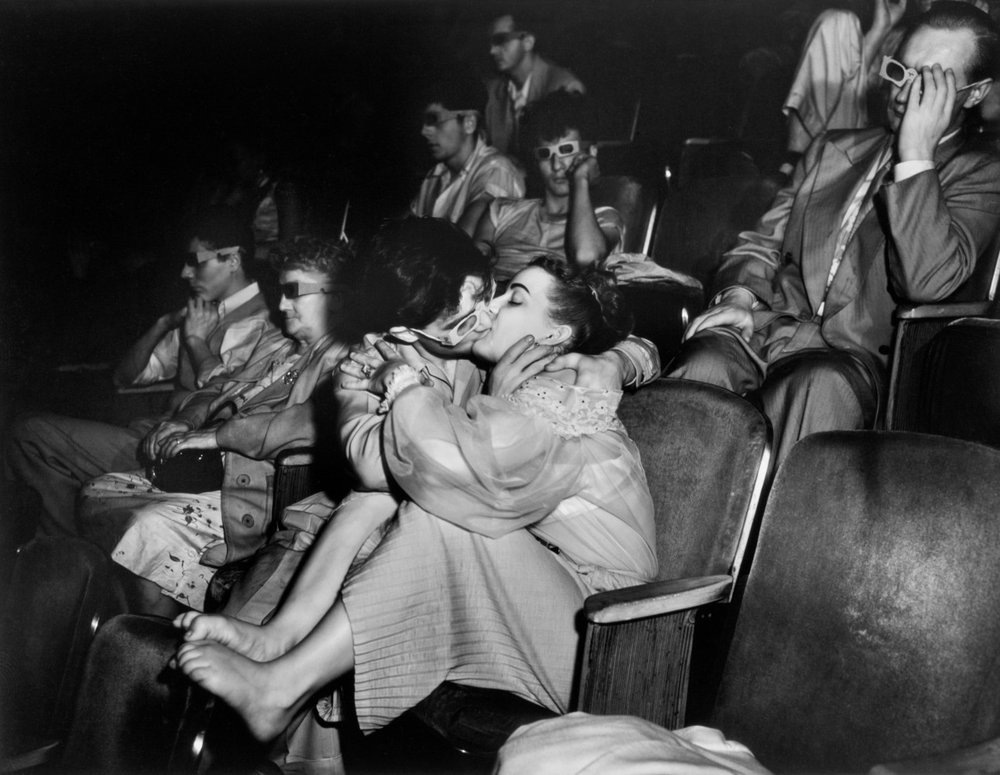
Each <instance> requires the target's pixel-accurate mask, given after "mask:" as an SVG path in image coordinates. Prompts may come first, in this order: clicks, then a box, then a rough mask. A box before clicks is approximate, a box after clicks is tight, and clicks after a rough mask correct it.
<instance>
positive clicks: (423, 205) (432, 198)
mask: <svg viewBox="0 0 1000 775" xmlns="http://www.w3.org/2000/svg"><path fill="white" fill-rule="evenodd" d="M485 96H486V95H485V92H484V91H483V85H482V83H481V82H480V81H478V80H476V79H465V78H461V77H457V78H456V79H454V80H452V81H450V82H448V83H443V82H442V83H439V84H436V85H434V86H432V87H431V88H430V89H429V90H428V93H427V95H426V103H425V104H426V107H425V109H424V114H423V122H422V129H421V134H422V135H423V137H424V139H425V140H426V141H427V147H428V150H429V151H430V153H431V156H432V157H433V158H434V160H435V161H436V162H437V164H436V165H435V166H434V167H432V168H431V170H430V172H428V173H427V176H426V177H425V178H424V181H423V183H422V184H421V186H420V192H419V193H418V194H417V196H416V198H415V199H414V200H413V203H412V204H411V205H410V212H411V213H412V214H413V215H417V216H421V217H434V218H444V219H446V220H448V221H451V222H452V223H455V224H458V226H459V227H460V228H461V229H462V230H463V231H464V232H465V233H466V234H469V235H470V236H471V234H472V232H473V230H474V229H475V228H476V223H477V222H478V221H479V217H480V216H481V215H482V214H483V211H484V210H485V209H486V208H487V206H488V205H489V203H490V202H491V201H493V199H495V198H497V197H503V198H509V199H520V198H521V197H523V196H524V174H523V173H522V172H521V170H520V169H519V168H518V167H517V165H516V164H515V163H514V162H513V161H511V160H510V159H509V158H508V157H506V156H504V155H503V154H502V153H500V152H499V151H498V150H497V149H496V148H493V147H492V146H490V145H489V144H488V143H487V142H486V139H485V137H484V130H483V127H482V111H483V102H484V98H485Z"/></svg>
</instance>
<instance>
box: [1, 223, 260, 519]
mask: <svg viewBox="0 0 1000 775" xmlns="http://www.w3.org/2000/svg"><path fill="white" fill-rule="evenodd" d="M193 234H194V236H193V237H192V238H191V242H190V245H189V248H188V249H189V252H188V255H187V258H186V260H185V263H184V268H183V270H182V271H181V277H182V278H183V279H184V280H185V281H186V282H187V283H188V285H190V287H191V297H190V299H189V300H188V303H187V305H186V306H185V307H182V308H181V309H179V310H176V311H172V312H168V313H166V314H165V315H163V316H162V317H160V318H159V319H158V320H157V321H156V322H155V323H154V324H153V326H152V327H151V328H150V329H149V330H148V331H147V332H146V333H145V334H143V336H142V337H141V338H140V339H139V340H138V341H137V342H136V343H135V344H134V345H133V346H132V347H131V349H129V351H128V352H127V353H126V354H125V356H124V357H123V358H122V361H121V363H119V364H118V368H117V369H116V370H115V373H114V381H115V384H117V385H118V386H120V387H125V386H138V385H149V384H152V383H154V382H158V381H160V380H172V381H173V383H174V392H173V395H172V396H171V400H170V407H171V409H173V408H176V407H177V406H178V405H179V404H180V403H181V401H183V400H184V398H185V397H187V396H188V395H189V394H190V393H191V391H193V390H196V389H198V388H202V387H204V386H205V385H207V384H209V383H211V382H214V381H218V380H225V379H227V378H229V377H231V376H232V375H234V374H236V373H237V372H239V371H240V370H242V369H243V368H244V366H246V364H247V362H248V360H249V359H250V357H251V354H252V353H254V351H255V349H258V348H262V347H266V346H267V345H268V344H269V343H271V344H273V345H277V343H278V340H280V336H278V332H277V329H276V328H275V327H274V325H273V324H272V323H271V321H270V319H269V312H268V308H267V305H266V304H265V302H264V298H263V296H261V293H260V290H259V288H258V286H257V283H256V282H254V281H253V279H252V276H251V275H252V263H253V262H252V261H250V256H252V255H253V237H252V234H251V233H250V230H249V229H248V228H247V226H246V225H245V224H242V223H241V221H240V219H239V218H238V217H237V215H236V214H235V213H234V212H232V211H231V210H229V209H228V208H212V209H210V210H209V211H207V212H206V214H205V215H204V216H203V217H202V218H201V220H200V222H199V223H198V224H197V225H195V226H194V227H193ZM258 351H259V350H258ZM160 419H162V418H156V417H141V418H136V419H135V420H133V421H132V422H131V423H130V424H129V426H128V427H119V426H116V425H111V424H108V423H102V422H95V421H92V420H80V419H75V418H72V417H64V416H60V415H55V414H50V413H45V414H30V415H26V416H24V417H21V418H19V420H18V421H17V422H16V423H15V425H14V428H13V430H12V433H11V439H10V442H9V445H8V454H7V459H8V461H9V464H10V466H11V469H12V471H13V473H14V474H15V475H16V476H17V477H19V478H20V479H21V480H22V481H24V482H25V483H26V484H28V485H29V486H30V487H32V488H33V489H34V490H35V491H37V492H38V494H39V495H40V496H41V500H42V514H41V517H40V520H39V529H40V531H41V532H42V533H45V534H49V535H60V534H74V533H76V532H77V531H76V523H75V503H76V496H77V492H78V490H79V488H80V485H82V484H83V483H84V482H85V481H87V480H88V479H91V478H93V477H95V476H98V475H100V474H103V473H106V472H108V471H115V470H130V469H133V468H138V467H139V466H140V465H141V462H140V458H139V445H140V442H141V441H142V439H143V437H144V436H145V435H146V433H147V432H149V430H150V429H151V428H152V427H153V426H154V425H156V423H157V422H158V421H159V420H160Z"/></svg>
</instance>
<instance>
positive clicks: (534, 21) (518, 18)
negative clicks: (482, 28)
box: [493, 6, 550, 35]
mask: <svg viewBox="0 0 1000 775" xmlns="http://www.w3.org/2000/svg"><path fill="white" fill-rule="evenodd" d="M504 16H509V17H510V18H511V19H513V21H514V30H515V31H516V32H526V33H528V34H531V35H537V34H538V29H539V27H541V26H542V25H543V23H544V22H545V21H547V20H548V18H547V17H549V16H550V15H543V14H541V13H539V12H538V11H536V10H533V9H532V8H531V7H529V6H523V7H521V8H519V9H518V10H517V13H514V12H513V11H507V12H506V13H498V14H497V15H496V16H494V17H493V21H496V20H497V19H502V18H503V17H504Z"/></svg>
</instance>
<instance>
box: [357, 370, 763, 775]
mask: <svg viewBox="0 0 1000 775" xmlns="http://www.w3.org/2000/svg"><path fill="white" fill-rule="evenodd" d="M619 415H620V417H621V419H622V422H623V423H624V424H625V426H626V427H627V428H628V430H629V434H630V435H631V437H632V438H633V440H634V441H635V443H636V445H637V446H638V447H639V451H640V453H641V455H642V461H643V466H644V468H645V470H646V477H647V480H648V482H649V487H650V491H651V493H652V496H653V503H654V507H655V512H656V522H657V556H658V558H659V564H660V573H659V577H658V579H657V580H656V581H655V582H653V583H651V584H647V585H642V586H640V587H635V588H630V589H626V590H619V591H617V592H612V593H605V594H602V595H594V596H592V597H591V598H589V599H588V601H587V610H588V612H589V611H591V610H592V609H597V610H599V611H601V612H603V614H599V615H598V617H597V618H598V619H599V620H600V621H598V622H595V623H593V624H588V634H587V647H586V649H585V652H584V667H583V680H582V683H581V687H580V690H579V693H578V696H579V698H580V699H579V707H580V709H582V710H587V711H590V712H595V713H636V714H639V715H644V716H645V717H647V718H649V717H656V718H658V719H665V718H670V719H673V720H674V721H677V720H681V719H683V717H684V709H685V705H686V702H687V693H686V688H687V680H686V673H685V672H684V671H680V672H677V673H675V674H671V673H670V672H669V671H667V670H657V671H654V672H640V671H639V669H638V667H639V666H638V664H637V663H636V661H635V660H634V658H633V657H634V655H635V654H637V653H642V652H645V649H646V648H647V647H650V648H656V647H657V646H659V647H661V648H662V649H663V650H664V651H669V652H670V654H671V658H676V659H677V660H678V662H679V663H680V664H682V665H686V663H687V656H688V654H689V652H690V646H691V642H692V638H693V636H694V634H695V618H694V617H693V616H690V615H689V614H688V613H687V612H681V613H678V614H676V615H674V616H673V617H665V618H664V619H662V620H660V621H657V622H652V623H651V621H650V619H649V617H650V616H651V612H649V611H647V610H646V607H647V606H655V605H658V604H659V602H660V600H661V599H662V598H664V597H666V598H668V599H670V600H673V601H676V600H677V599H678V597H679V596H683V589H684V588H685V587H686V586H687V585H688V582H687V581H686V580H685V577H688V576H704V575H712V577H713V578H714V579H715V582H716V583H715V585H714V587H713V589H712V592H711V593H710V594H709V596H708V597H706V596H705V595H702V597H701V598H700V599H699V602H708V601H709V599H710V600H711V601H713V602H718V603H721V604H723V605H724V604H725V603H727V602H728V601H729V600H730V599H731V596H732V593H733V589H734V580H735V578H736V577H737V576H738V575H739V572H740V568H741V565H742V563H743V562H744V561H745V560H746V558H747V556H748V553H747V548H748V544H749V541H750V536H751V532H752V530H753V527H754V525H755V519H756V517H757V516H759V506H760V504H761V498H762V495H763V493H764V491H765V485H766V475H767V470H768V462H769V456H770V425H769V424H768V422H767V420H766V419H765V418H764V416H763V415H762V414H761V413H760V412H759V411H758V410H757V409H755V408H754V407H753V406H751V405H750V404H749V403H748V402H747V401H745V400H743V399H742V398H740V397H738V396H736V395H735V394H733V393H731V392H729V391H726V390H723V389H721V388H717V387H715V386H712V385H706V384H703V383H697V382H688V381H685V380H675V379H662V380H659V381H657V382H655V383H653V384H651V385H648V386H646V387H644V388H642V389H641V390H639V391H638V392H637V393H635V394H631V395H627V396H626V397H625V399H624V400H623V401H622V404H621V407H620V409H619ZM695 604H696V603H692V605H691V606H688V608H691V607H693V606H694V605H695ZM721 614H722V612H720V611H719V610H714V611H713V612H712V615H713V616H714V617H716V618H717V619H718V618H721ZM714 645H715V644H714V643H712V642H707V643H706V644H705V646H706V649H709V648H711V647H712V646H714ZM706 661H708V660H706ZM495 694H496V693H495V692H493V693H490V692H487V693H486V695H487V696H484V690H481V689H476V688H472V689H471V690H467V689H466V687H463V686H458V685H455V684H450V683H446V684H443V685H442V686H441V687H439V688H438V689H437V690H436V691H435V692H434V693H432V694H431V695H430V696H429V697H428V698H427V699H426V700H424V701H423V702H421V703H420V705H418V706H417V707H416V708H415V709H413V710H412V711H410V712H408V713H406V714H404V715H403V716H402V717H401V718H400V719H399V720H397V721H396V722H394V723H393V724H391V725H389V727H387V728H386V729H384V730H382V731H380V732H377V733H375V734H373V735H370V736H369V737H368V738H367V739H366V741H365V744H366V745H367V746H369V747H370V751H371V754H370V755H369V756H368V758H367V761H361V762H359V763H358V764H357V766H356V771H359V772H384V771H386V770H385V767H386V766H387V762H386V760H385V758H384V755H385V754H384V752H385V751H386V750H397V751H399V750H406V748H405V747H406V746H414V745H418V746H419V745H421V743H420V740H424V741H428V740H430V741H432V742H428V743H427V744H428V745H433V746H438V745H439V741H440V740H442V739H443V740H445V741H447V743H448V744H449V746H450V747H451V748H452V749H453V750H461V751H466V752H469V753H470V754H472V756H471V757H469V758H466V759H461V758H458V759H456V758H455V757H454V756H452V755H449V754H442V755H441V756H440V757H439V760H438V765H439V769H433V770H431V769H429V770H427V771H428V772H430V771H435V772H437V771H442V772H456V771H457V772H477V771H483V772H488V771H489V769H490V767H491V763H492V757H493V754H494V753H495V752H496V750H497V749H498V748H499V746H500V744H501V743H502V742H503V741H504V740H505V739H506V737H507V736H508V735H509V734H510V732H512V731H513V730H514V729H515V728H516V727H517V726H519V725H520V724H522V723H527V722H530V721H535V720H538V719H540V718H544V717H545V716H547V715H552V714H551V712H550V711H547V710H545V709H544V708H540V707H538V706H535V705H532V704H530V703H525V701H524V700H518V699H517V698H511V699H510V700H504V701H503V703H502V705H500V704H498V702H497V701H496V699H495V698H494V697H493V696H489V695H495ZM503 706H506V707H503ZM449 718H451V719H452V720H453V721H455V722H457V723H447V719H449ZM421 726H422V727H423V728H424V733H423V736H421V734H420V732H419V730H420V727H421ZM470 759H471V761H470ZM397 763H398V762H395V761H394V762H391V764H397Z"/></svg>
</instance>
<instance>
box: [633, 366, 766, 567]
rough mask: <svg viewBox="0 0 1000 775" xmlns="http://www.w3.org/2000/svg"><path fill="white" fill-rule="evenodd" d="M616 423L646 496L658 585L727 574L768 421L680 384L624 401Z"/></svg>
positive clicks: (702, 387) (726, 395) (696, 386)
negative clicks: (636, 455)
mask: <svg viewBox="0 0 1000 775" xmlns="http://www.w3.org/2000/svg"><path fill="white" fill-rule="evenodd" d="M619 416H620V417H621V419H622V422H623V423H624V424H625V426H626V428H628V431H629V435H630V436H631V437H632V439H633V440H634V441H635V442H636V444H637V445H638V447H639V451H640V454H641V456H642V464H643V468H644V469H645V471H646V479H647V481H648V483H649V489H650V492H651V493H652V495H653V505H654V507H655V510H656V511H655V513H656V515H657V516H656V521H657V524H656V528H657V547H656V550H657V557H658V558H659V562H660V571H659V576H658V578H659V579H672V578H681V577H685V576H701V575H715V574H724V573H728V572H729V571H730V568H731V565H732V562H733V558H734V556H735V554H736V550H737V545H738V543H739V540H740V535H741V530H742V528H743V524H744V517H745V515H746V513H747V510H748V508H749V507H750V505H751V502H752V500H753V495H754V491H753V486H754V483H755V481H756V479H757V474H758V471H759V468H760V464H761V458H762V456H763V455H764V453H765V451H766V450H767V448H768V444H769V439H770V429H769V425H768V422H767V420H766V419H765V418H764V416H763V415H762V414H761V413H760V412H759V411H758V410H757V409H756V408H754V407H753V406H752V405H750V404H749V403H748V402H747V401H745V400H743V399H742V398H740V397H739V396H737V395H735V394H734V393H731V392H729V391H728V390H723V389H722V388H718V387H715V386H713V385H706V384H701V383H698V382H689V381H687V380H679V379H661V380H658V381H657V382H655V383H653V384H651V385H647V386H646V387H644V388H642V389H641V390H639V391H637V392H636V393H633V394H630V395H627V396H625V398H624V399H623V401H622V404H621V407H620V409H619Z"/></svg>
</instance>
